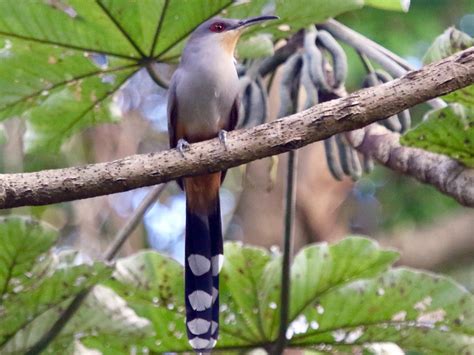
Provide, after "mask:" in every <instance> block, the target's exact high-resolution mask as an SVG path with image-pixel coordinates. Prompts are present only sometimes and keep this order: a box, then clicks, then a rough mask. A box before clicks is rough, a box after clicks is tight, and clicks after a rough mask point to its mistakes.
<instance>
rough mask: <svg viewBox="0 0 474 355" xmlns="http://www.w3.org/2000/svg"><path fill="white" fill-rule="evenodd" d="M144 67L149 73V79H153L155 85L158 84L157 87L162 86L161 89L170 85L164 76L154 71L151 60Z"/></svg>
mask: <svg viewBox="0 0 474 355" xmlns="http://www.w3.org/2000/svg"><path fill="white" fill-rule="evenodd" d="M145 69H146V71H147V73H148V75H150V78H151V80H153V81H154V82H155V84H156V85H158V86H159V87H162V88H163V89H168V87H169V86H170V85H169V84H170V83H169V82H168V81H166V80H165V79H164V78H162V77H160V75H159V74H158V73H157V72H156V70H155V68H154V67H153V63H152V62H150V63H147V65H146V66H145Z"/></svg>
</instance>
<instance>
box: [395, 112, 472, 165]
mask: <svg viewBox="0 0 474 355" xmlns="http://www.w3.org/2000/svg"><path fill="white" fill-rule="evenodd" d="M400 143H401V144H403V145H406V146H410V147H416V148H422V149H425V150H429V151H431V152H435V153H440V154H445V155H448V156H450V157H451V158H453V159H456V160H459V161H460V162H462V163H463V164H465V165H466V166H469V167H474V110H469V109H467V108H465V107H464V106H461V105H458V104H451V105H449V106H448V107H446V108H443V109H439V110H434V111H430V112H428V113H427V114H426V116H425V118H424V119H423V122H421V123H420V124H419V125H418V126H417V127H415V128H414V129H412V130H410V131H408V132H407V133H405V134H404V135H403V136H402V137H401V138H400Z"/></svg>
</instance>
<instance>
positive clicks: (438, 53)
mask: <svg viewBox="0 0 474 355" xmlns="http://www.w3.org/2000/svg"><path fill="white" fill-rule="evenodd" d="M472 46H474V38H472V37H470V36H469V35H468V34H467V33H464V32H462V31H459V30H457V29H456V28H454V27H450V28H448V29H447V30H446V31H445V32H444V33H443V34H442V35H440V36H439V37H437V38H436V39H435V41H434V42H433V44H432V45H431V47H430V48H429V49H428V51H427V52H426V54H425V57H424V58H423V62H424V63H425V64H428V63H432V62H435V61H438V60H441V59H443V58H446V57H449V56H450V55H452V54H454V53H456V52H459V51H462V50H464V49H467V48H469V47H472ZM443 99H444V100H445V101H447V102H454V103H460V104H463V105H465V106H467V107H468V108H469V109H470V110H471V111H472V112H474V85H470V86H468V87H466V88H464V89H461V90H457V91H454V92H452V93H450V94H448V95H445V96H443Z"/></svg>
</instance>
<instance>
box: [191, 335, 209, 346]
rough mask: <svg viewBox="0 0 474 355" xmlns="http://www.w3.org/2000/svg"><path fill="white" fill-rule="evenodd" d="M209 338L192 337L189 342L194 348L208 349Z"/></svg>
mask: <svg viewBox="0 0 474 355" xmlns="http://www.w3.org/2000/svg"><path fill="white" fill-rule="evenodd" d="M209 343H210V342H209V340H207V339H203V338H199V337H196V338H192V339H190V340H189V344H191V346H192V347H193V349H206V348H207V347H208V346H209Z"/></svg>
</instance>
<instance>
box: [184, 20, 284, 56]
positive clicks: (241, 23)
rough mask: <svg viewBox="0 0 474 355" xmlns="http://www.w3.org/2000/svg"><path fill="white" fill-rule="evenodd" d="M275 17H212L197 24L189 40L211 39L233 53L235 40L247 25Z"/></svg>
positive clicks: (229, 52)
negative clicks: (240, 18) (241, 18)
mask: <svg viewBox="0 0 474 355" xmlns="http://www.w3.org/2000/svg"><path fill="white" fill-rule="evenodd" d="M276 19H278V17H277V16H257V17H250V18H247V19H243V20H238V19H227V18H218V17H214V18H212V19H210V20H207V21H206V22H204V23H202V24H201V25H199V27H197V28H196V29H195V30H194V32H193V34H192V36H191V39H190V40H191V41H194V42H203V43H204V42H208V41H212V42H214V43H215V44H218V45H220V46H221V47H222V48H223V49H224V50H225V51H226V52H227V53H228V54H230V55H233V53H234V49H235V46H236V45H237V41H238V40H239V38H240V35H241V34H242V32H243V31H244V30H245V29H246V28H247V27H249V26H252V25H256V24H259V23H261V22H264V21H268V20H276ZM208 43H209V42H208Z"/></svg>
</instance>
